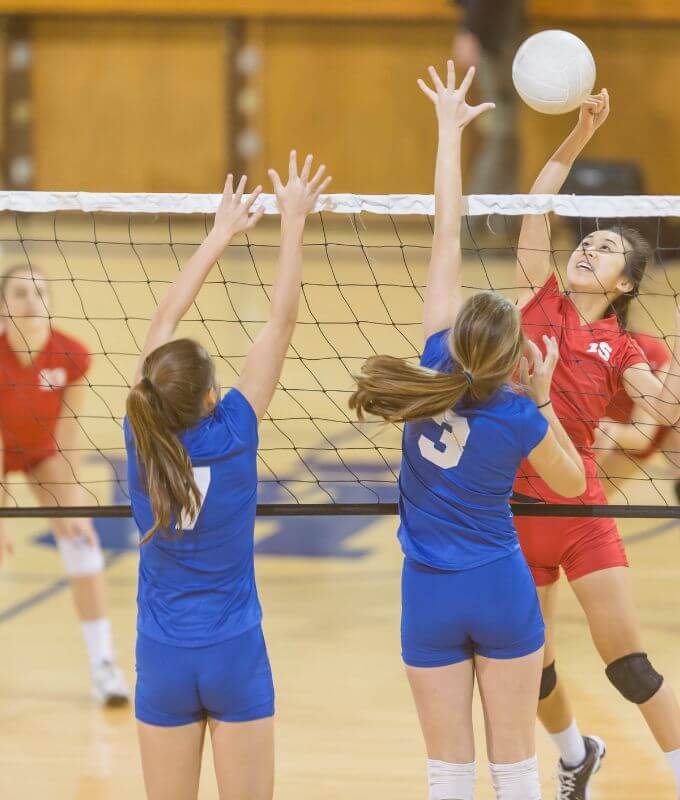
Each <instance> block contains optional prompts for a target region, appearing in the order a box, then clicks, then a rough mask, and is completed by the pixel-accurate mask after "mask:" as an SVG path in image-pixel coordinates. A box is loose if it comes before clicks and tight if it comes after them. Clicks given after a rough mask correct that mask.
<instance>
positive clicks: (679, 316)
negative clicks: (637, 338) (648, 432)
mask: <svg viewBox="0 0 680 800" xmlns="http://www.w3.org/2000/svg"><path fill="white" fill-rule="evenodd" d="M675 326H676V330H675V345H674V348H673V358H672V360H671V362H670V365H669V367H668V372H667V373H666V378H665V380H664V381H663V382H662V381H661V380H660V379H659V378H658V377H657V376H656V375H655V374H654V373H653V372H652V370H651V367H650V366H649V364H646V363H641V364H634V365H633V366H631V367H628V369H626V370H625V372H624V373H623V386H624V389H625V390H626V393H627V394H628V396H629V397H630V398H631V400H633V402H634V403H635V404H636V406H638V407H639V408H640V409H641V410H646V411H647V412H648V413H649V414H650V415H651V416H652V418H653V419H654V420H655V421H656V422H658V423H659V425H675V423H676V422H677V421H678V419H680V308H678V309H677V310H676V323H675Z"/></svg>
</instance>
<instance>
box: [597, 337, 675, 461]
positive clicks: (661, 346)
mask: <svg viewBox="0 0 680 800" xmlns="http://www.w3.org/2000/svg"><path fill="white" fill-rule="evenodd" d="M632 337H633V339H635V341H636V342H637V344H638V346H639V347H640V349H641V350H642V352H643V353H644V354H645V358H646V359H647V361H648V363H649V366H650V367H651V368H652V372H659V371H660V370H664V369H665V368H666V367H667V366H668V364H669V362H670V360H671V351H670V350H669V349H668V346H667V345H666V343H665V342H664V341H663V339H657V338H656V337H655V336H647V334H645V333H633V334H632ZM633 407H634V403H633V401H632V400H631V399H630V397H629V396H628V395H627V394H626V392H625V391H624V390H623V389H622V390H621V391H620V392H619V393H618V394H617V395H616V396H615V397H614V398H613V399H612V401H611V403H610V404H609V406H608V407H607V411H606V413H605V416H606V417H609V418H610V419H613V420H614V422H621V423H624V424H626V423H629V422H632V420H633ZM672 430H673V428H672V427H670V426H667V425H664V426H662V427H659V428H658V430H657V431H656V433H655V434H654V436H653V437H652V438H651V439H650V442H649V447H648V448H647V449H646V450H644V451H643V452H641V453H638V452H636V453H635V458H641V459H642V458H649V457H650V456H652V455H654V453H656V452H657V451H658V450H660V449H661V445H662V444H663V441H664V439H665V438H666V437H667V436H668V434H669V433H670V432H671V431H672Z"/></svg>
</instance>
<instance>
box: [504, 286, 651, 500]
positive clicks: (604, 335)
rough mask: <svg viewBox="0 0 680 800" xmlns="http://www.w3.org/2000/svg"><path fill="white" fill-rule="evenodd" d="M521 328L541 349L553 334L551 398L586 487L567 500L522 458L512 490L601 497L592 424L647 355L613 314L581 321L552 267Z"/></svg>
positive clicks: (548, 496) (551, 497) (552, 496)
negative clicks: (582, 465)
mask: <svg viewBox="0 0 680 800" xmlns="http://www.w3.org/2000/svg"><path fill="white" fill-rule="evenodd" d="M522 328H523V330H524V335H525V336H526V337H527V338H528V339H531V340H532V341H533V342H535V343H536V344H537V345H538V346H539V347H540V348H541V350H542V351H543V349H544V345H543V339H542V337H543V335H546V336H554V337H555V338H556V339H557V343H558V346H559V352H560V360H559V361H558V362H557V366H556V367H555V373H554V375H553V382H552V390H551V393H550V398H551V400H552V402H553V408H554V410H555V414H556V415H557V416H558V418H559V420H560V422H561V423H562V425H563V426H564V429H565V430H566V432H567V433H568V435H569V438H570V439H571V440H572V441H573V442H574V444H575V445H576V446H577V447H578V449H579V452H580V453H581V455H582V456H583V460H584V463H585V467H586V474H587V478H588V488H587V489H586V491H585V493H584V494H583V495H581V497H579V498H572V499H571V500H567V499H565V498H563V497H561V496H560V495H557V494H555V493H554V492H553V491H551V490H550V489H549V488H548V486H547V485H546V484H545V483H544V482H543V481H542V480H541V479H540V478H538V476H536V474H535V472H534V471H533V469H532V468H531V466H530V465H529V462H528V461H526V460H525V461H523V462H522V464H521V465H520V468H519V472H518V477H517V480H516V482H515V491H516V492H518V493H520V494H524V495H528V496H530V497H539V498H541V499H543V500H546V501H548V502H553V503H569V502H571V503H605V502H606V499H605V496H604V491H603V489H602V486H601V484H600V482H599V480H597V478H596V477H595V473H596V466H595V458H594V455H593V451H592V445H593V441H594V438H595V429H596V427H597V425H598V423H599V421H600V420H601V419H602V418H603V417H604V416H605V415H606V413H607V408H608V406H609V404H610V402H611V400H612V398H613V397H614V396H615V395H616V394H617V393H618V392H619V391H620V390H621V389H622V386H623V384H622V378H623V374H624V373H625V371H626V370H627V369H628V368H629V367H633V366H635V365H636V364H641V363H646V359H645V356H644V354H643V352H642V350H641V349H640V348H639V347H638V345H637V344H636V343H635V342H634V341H633V339H632V337H631V336H630V334H628V333H626V331H623V330H621V328H620V326H619V323H618V320H617V318H616V317H615V316H610V317H606V318H605V319H600V320H597V321H596V322H592V323H590V324H584V323H583V321H582V319H581V317H580V316H579V313H578V311H577V309H576V306H574V304H573V303H572V301H571V300H570V299H569V297H568V296H567V295H566V294H563V293H562V292H561V291H560V289H559V285H558V283H557V277H556V276H555V274H554V273H553V274H552V275H551V276H550V278H549V279H548V281H547V282H546V284H545V286H543V288H542V289H541V290H540V291H539V292H538V293H537V294H536V295H535V296H534V297H533V298H532V299H531V301H530V302H529V303H527V304H526V306H524V308H523V309H522Z"/></svg>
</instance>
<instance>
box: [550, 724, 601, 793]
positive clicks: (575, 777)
mask: <svg viewBox="0 0 680 800" xmlns="http://www.w3.org/2000/svg"><path fill="white" fill-rule="evenodd" d="M583 743H584V744H585V746H586V757H585V758H584V759H583V762H582V763H581V764H578V765H577V766H575V767H566V766H565V765H564V764H563V763H562V759H560V761H559V762H558V767H557V794H556V800H590V797H591V791H592V785H591V782H592V779H593V775H595V773H596V772H597V771H598V770H599V769H600V767H601V765H602V759H603V758H604V757H605V755H606V753H607V748H606V747H605V744H604V742H603V741H602V739H600V737H599V736H584V737H583Z"/></svg>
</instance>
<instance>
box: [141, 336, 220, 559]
mask: <svg viewBox="0 0 680 800" xmlns="http://www.w3.org/2000/svg"><path fill="white" fill-rule="evenodd" d="M142 375H143V377H142V379H141V380H140V382H139V383H138V384H136V385H135V386H133V387H132V388H131V389H130V393H129V394H128V398H127V409H126V410H127V417H128V420H129V422H130V427H131V428H132V434H133V436H134V440H135V445H136V448H137V459H138V462H139V466H140V471H141V472H142V473H143V475H144V480H145V482H146V488H147V491H148V493H149V499H150V501H151V508H152V510H153V515H154V524H153V527H152V528H151V529H150V530H148V531H147V532H146V534H145V536H144V538H143V539H142V544H144V543H145V542H148V541H149V540H150V539H151V537H152V536H153V535H154V534H155V533H156V531H158V530H169V529H170V526H171V524H172V519H173V516H174V519H175V530H174V533H175V534H176V535H181V533H182V530H181V515H182V514H184V515H185V516H186V517H189V518H192V517H194V516H195V515H196V513H197V512H198V509H199V508H200V504H201V492H200V490H199V488H198V486H197V485H196V481H195V480H194V475H193V471H192V468H191V461H190V460H189V455H188V453H187V451H186V449H185V448H184V446H183V445H182V443H181V442H180V440H179V438H178V436H177V434H178V433H180V432H181V431H183V430H186V429H188V428H191V427H193V426H194V425H195V424H196V423H197V422H198V421H199V420H200V419H201V417H203V416H204V415H205V399H206V396H207V394H208V392H209V391H210V389H211V387H213V386H214V385H215V369H214V365H213V363H212V359H211V358H210V356H209V355H208V353H207V352H206V351H205V350H204V348H203V347H201V345H199V344H198V343H197V342H194V341H192V340H191V339H177V340H175V341H173V342H169V343H168V344H165V345H163V346H161V347H159V348H157V349H156V350H154V351H153V352H152V353H149V355H148V356H147V357H146V359H145V361H144V366H143V367H142Z"/></svg>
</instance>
